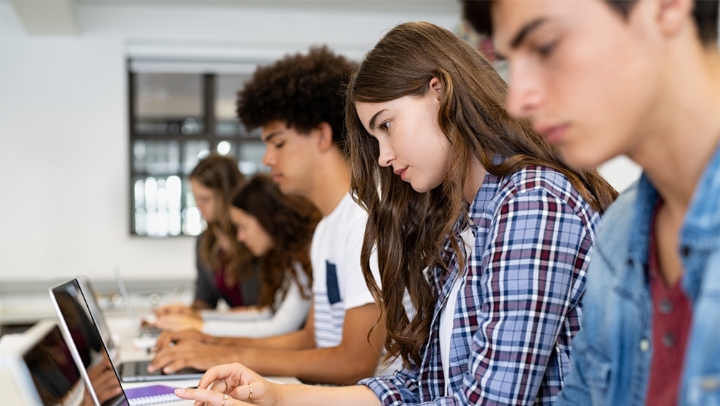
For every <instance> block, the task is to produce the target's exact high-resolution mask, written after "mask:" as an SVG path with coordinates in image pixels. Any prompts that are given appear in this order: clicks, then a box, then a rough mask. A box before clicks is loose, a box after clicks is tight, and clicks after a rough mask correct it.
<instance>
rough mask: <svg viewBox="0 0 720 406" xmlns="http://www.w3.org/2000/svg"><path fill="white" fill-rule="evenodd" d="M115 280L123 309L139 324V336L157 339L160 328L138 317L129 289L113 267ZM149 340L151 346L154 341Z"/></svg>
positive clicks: (118, 271) (117, 270)
mask: <svg viewBox="0 0 720 406" xmlns="http://www.w3.org/2000/svg"><path fill="white" fill-rule="evenodd" d="M115 282H116V283H117V285H118V290H120V295H121V296H122V298H123V304H124V305H125V310H126V311H127V314H128V316H129V317H130V320H132V321H133V322H134V323H135V325H136V326H139V328H140V338H146V339H151V338H155V339H157V337H158V336H159V335H160V333H162V330H161V329H159V328H157V327H155V326H152V325H149V324H147V323H144V322H143V320H141V319H140V317H138V314H137V312H136V311H135V306H134V305H133V302H132V297H130V291H128V288H127V285H125V279H123V277H122V274H121V273H120V270H119V269H115ZM149 342H152V345H153V346H154V345H155V342H154V341H149Z"/></svg>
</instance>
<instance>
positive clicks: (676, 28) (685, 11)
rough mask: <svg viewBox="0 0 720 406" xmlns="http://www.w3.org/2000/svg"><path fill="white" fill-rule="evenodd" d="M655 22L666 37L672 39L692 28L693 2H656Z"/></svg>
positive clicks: (664, 0) (658, 0)
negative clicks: (689, 27)
mask: <svg viewBox="0 0 720 406" xmlns="http://www.w3.org/2000/svg"><path fill="white" fill-rule="evenodd" d="M656 1H657V3H658V5H657V22H658V25H659V27H660V30H661V32H662V33H663V34H664V35H665V36H666V37H673V36H676V35H677V34H678V33H680V32H681V31H682V30H683V29H686V26H687V25H690V26H692V24H693V17H692V11H693V7H694V5H695V0H656Z"/></svg>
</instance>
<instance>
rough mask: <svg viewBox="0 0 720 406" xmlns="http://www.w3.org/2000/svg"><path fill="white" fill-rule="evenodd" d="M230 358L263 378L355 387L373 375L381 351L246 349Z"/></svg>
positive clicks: (337, 348) (334, 348)
mask: <svg viewBox="0 0 720 406" xmlns="http://www.w3.org/2000/svg"><path fill="white" fill-rule="evenodd" d="M229 358H232V362H240V363H242V364H244V365H245V366H247V367H248V368H250V369H252V370H254V371H255V372H257V373H259V374H261V375H265V376H294V377H297V378H298V379H301V380H303V381H306V382H312V383H321V384H335V385H354V384H356V383H357V382H358V381H359V380H361V379H363V378H368V377H371V376H373V375H374V373H375V368H376V367H377V363H378V360H379V358H380V352H379V351H378V352H374V351H373V350H370V351H367V350H365V351H349V350H348V349H347V348H343V347H330V348H316V349H310V350H300V351H281V350H263V349H247V350H240V351H238V352H236V353H235V354H234V355H233V356H231V357H229Z"/></svg>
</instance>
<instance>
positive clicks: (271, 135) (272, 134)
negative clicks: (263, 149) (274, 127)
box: [262, 131, 280, 142]
mask: <svg viewBox="0 0 720 406" xmlns="http://www.w3.org/2000/svg"><path fill="white" fill-rule="evenodd" d="M276 135H280V131H275V132H274V133H270V134H268V136H267V137H264V138H262V142H270V140H271V139H273V137H275V136H276Z"/></svg>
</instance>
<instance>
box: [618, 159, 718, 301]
mask: <svg viewBox="0 0 720 406" xmlns="http://www.w3.org/2000/svg"><path fill="white" fill-rule="evenodd" d="M658 198H659V194H658V192H657V190H656V189H655V187H654V186H653V185H652V183H651V182H650V180H649V179H648V177H647V175H645V174H644V173H643V175H642V177H641V178H640V180H639V182H638V185H637V199H636V202H635V207H634V213H633V219H632V224H633V225H634V227H633V228H632V229H631V235H630V241H629V249H628V256H629V257H628V259H627V261H628V264H634V265H635V266H637V265H640V266H642V269H645V268H646V267H647V264H648V247H649V236H650V223H651V221H652V213H653V209H654V207H655V204H656V203H657V200H658ZM718 199H720V148H718V149H717V150H716V151H715V154H714V156H713V158H712V159H711V161H710V162H709V164H708V165H707V166H706V167H705V171H704V172H703V174H702V176H701V178H700V181H699V182H698V184H697V186H696V188H695V192H694V194H693V198H692V200H691V202H690V206H689V208H688V211H687V213H686V214H685V219H684V220H683V225H682V227H681V230H680V239H679V243H680V248H679V249H680V252H681V255H682V260H683V267H684V270H685V272H684V275H683V289H684V290H685V292H686V293H687V294H689V295H690V297H691V298H694V297H695V296H696V294H697V289H698V287H699V285H700V280H699V278H701V275H700V272H701V270H702V269H701V268H698V267H697V266H693V265H694V263H695V262H696V261H695V260H694V258H693V253H702V252H704V253H707V252H708V251H711V250H713V249H716V248H718V247H720V211H718V210H717V207H718V206H717V203H718ZM634 268H635V267H634V266H631V267H624V269H625V270H626V271H630V270H632V269H634ZM627 276H628V277H630V278H632V276H630V275H627ZM621 279H623V278H621Z"/></svg>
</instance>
